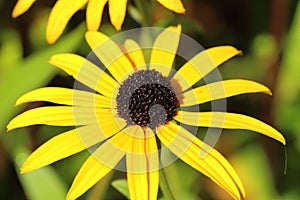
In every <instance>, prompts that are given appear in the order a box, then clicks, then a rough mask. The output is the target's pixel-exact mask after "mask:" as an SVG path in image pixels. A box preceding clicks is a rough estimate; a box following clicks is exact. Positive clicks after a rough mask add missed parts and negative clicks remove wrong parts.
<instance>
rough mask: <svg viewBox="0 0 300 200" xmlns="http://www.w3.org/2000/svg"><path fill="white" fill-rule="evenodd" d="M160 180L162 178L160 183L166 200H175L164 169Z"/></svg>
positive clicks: (160, 174) (160, 173) (161, 171)
mask: <svg viewBox="0 0 300 200" xmlns="http://www.w3.org/2000/svg"><path fill="white" fill-rule="evenodd" d="M159 178H160V182H159V184H160V189H161V190H162V193H163V197H164V199H165V200H175V197H174V195H173V194H172V191H171V189H170V187H169V184H168V180H167V177H166V174H165V172H164V169H161V170H160V171H159Z"/></svg>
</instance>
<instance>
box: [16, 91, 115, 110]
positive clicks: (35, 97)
mask: <svg viewBox="0 0 300 200" xmlns="http://www.w3.org/2000/svg"><path fill="white" fill-rule="evenodd" d="M34 101H48V102H52V103H57V104H64V105H70V106H72V105H73V106H85V107H97V108H112V102H111V99H110V98H108V97H105V96H102V95H99V94H96V93H92V92H87V91H82V90H74V89H68V88H59V87H46V88H39V89H36V90H33V91H30V92H28V93H26V94H24V95H23V96H21V97H20V98H19V99H18V100H17V103H16V105H20V104H23V103H29V102H34Z"/></svg>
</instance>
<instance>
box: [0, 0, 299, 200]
mask: <svg viewBox="0 0 300 200" xmlns="http://www.w3.org/2000/svg"><path fill="white" fill-rule="evenodd" d="M15 3H16V1H15V0H14V1H5V0H1V1H0V13H1V14H0V199H5V200H6V199H8V200H9V199H11V200H20V199H30V200H41V199H42V200H47V199H49V200H52V199H57V200H60V199H64V198H65V195H66V193H67V190H68V188H69V187H70V185H71V183H72V180H73V178H74V177H75V174H76V172H77V171H78V170H79V168H80V166H81V164H82V163H83V162H84V160H85V158H87V156H88V153H87V152H83V153H81V154H78V155H75V156H73V157H70V158H67V159H64V160H63V161H59V162H57V163H54V164H52V165H51V166H47V167H44V168H42V169H39V170H36V171H34V172H31V173H28V174H23V175H21V174H20V173H19V168H20V166H21V165H22V163H23V161H24V159H26V157H27V156H28V155H29V154H30V152H32V151H33V150H34V149H36V148H37V147H38V146H39V145H41V144H42V143H43V142H45V141H46V140H48V139H49V138H51V137H53V136H54V135H56V134H58V133H60V132H62V131H64V130H65V128H61V127H59V128H58V127H50V126H32V127H30V128H22V129H18V130H15V131H11V132H9V133H7V132H6V125H7V123H8V122H9V120H10V119H12V118H13V117H14V116H15V115H17V114H18V113H20V112H22V111H24V110H26V109H30V108H33V107H37V106H43V105H46V104H45V103H43V102H40V103H31V104H28V105H25V106H18V107H15V106H14V104H15V101H16V99H17V98H18V97H19V96H21V95H22V94H24V93H26V92H28V91H30V90H32V89H36V88H39V87H42V86H62V87H72V86H73V79H72V78H70V77H68V76H66V74H64V73H62V72H60V71H59V70H57V69H56V68H55V67H53V66H51V65H49V64H48V60H49V58H50V57H51V55H53V54H56V53H63V52H73V53H77V54H80V55H82V56H85V55H87V54H88V53H89V51H90V50H89V48H88V46H87V44H86V42H85V40H84V32H85V31H86V28H85V24H84V21H85V10H84V9H83V10H81V11H79V12H77V13H76V14H75V15H74V17H73V18H72V19H71V21H70V23H69V24H68V27H67V29H66V30H65V32H64V34H63V36H62V37H61V38H60V39H59V40H58V42H56V43H55V44H54V45H48V44H47V43H46V40H45V27H46V22H47V17H48V15H49V12H50V9H51V7H52V6H53V4H54V3H55V1H54V0H50V1H41V0H40V1H37V2H36V3H35V4H34V6H33V7H32V8H31V9H30V11H29V12H27V13H25V14H24V15H22V16H20V17H19V18H17V19H12V18H11V11H12V9H13V6H14V4H15ZM183 4H184V5H185V7H186V10H187V12H186V15H179V14H174V13H172V12H171V11H169V10H167V9H166V8H164V7H162V6H160V5H159V4H157V5H156V6H155V9H154V13H152V19H149V20H148V21H149V22H150V24H149V25H152V26H159V27H166V26H168V25H177V24H178V23H181V24H182V26H183V33H185V34H187V35H189V36H191V37H192V38H194V39H195V40H197V41H198V42H199V43H200V44H201V45H203V46H204V47H205V48H208V47H211V46H217V45H226V44H230V45H234V46H236V47H237V48H239V49H241V50H243V56H240V57H235V58H234V59H231V60H230V61H228V62H226V63H225V64H223V65H222V66H221V67H220V72H221V74H222V75H223V78H224V79H229V78H244V79H251V80H255V81H257V82H260V83H263V84H265V85H266V86H268V87H269V88H271V90H272V92H273V96H272V97H270V96H266V95H264V94H255V95H253V94H247V95H242V96H238V97H234V98H230V99H228V101H227V103H228V111H230V112H236V113H242V114H247V115H250V116H253V117H256V118H258V119H261V120H262V121H265V122H267V123H269V124H271V125H272V126H274V127H275V128H277V129H278V130H280V131H281V132H282V133H283V135H284V136H285V138H286V140H287V145H286V146H282V145H281V144H280V143H279V142H277V141H274V140H272V139H269V138H267V137H265V136H262V135H259V134H257V133H253V132H250V131H242V130H230V131H229V130H226V131H223V134H222V136H221V138H220V140H219V141H218V143H217V145H216V148H217V149H218V150H219V151H220V152H222V154H223V155H225V157H226V158H228V159H229V161H230V162H231V163H232V165H233V166H234V168H235V169H236V170H237V172H238V174H239V175H240V177H241V179H242V182H243V183H244V186H245V189H246V198H247V199H248V200H271V199H272V200H274V199H278V200H297V199H300V162H299V158H300V132H299V131H300V3H299V2H298V1H297V0H244V1H240V0H183ZM140 15H141V10H139V9H137V8H136V6H135V5H134V2H132V1H128V10H127V15H126V19H125V23H124V24H123V30H127V29H132V28H136V27H140V21H139V19H140ZM100 31H102V32H104V33H106V34H108V35H113V34H115V33H117V32H116V31H115V29H114V28H113V27H112V25H111V24H110V23H109V17H108V12H107V6H106V8H105V11H104V16H103V22H102V26H101V28H100ZM187 51H188V49H187ZM203 133H205V129H200V131H199V137H203ZM164 172H165V175H166V177H167V180H168V186H169V189H170V191H171V192H172V193H173V194H174V196H176V199H179V200H181V199H187V200H189V199H195V200H196V199H203V200H210V199H220V200H223V199H231V198H230V197H229V196H228V195H227V194H226V193H225V192H224V191H222V189H220V188H219V187H218V186H216V185H215V184H214V183H213V182H211V181H210V180H209V179H207V178H206V177H204V176H202V175H201V174H200V173H198V172H196V171H195V170H194V169H192V168H191V167H189V166H187V165H186V164H184V163H182V162H181V161H176V162H175V163H174V164H173V165H171V166H169V167H167V168H166V169H165V171H164ZM125 177H126V176H125V174H124V173H121V172H113V173H110V174H109V175H108V176H107V177H105V179H103V180H102V181H101V182H99V183H98V184H97V185H96V186H94V187H93V188H92V189H91V190H90V191H89V192H87V193H86V194H85V195H83V196H82V197H80V199H89V200H94V199H126V194H127V188H126V187H127V185H126V182H125V181H124V178H125ZM124 194H125V195H124ZM159 195H160V198H161V199H167V198H166V197H163V195H162V193H160V194H159Z"/></svg>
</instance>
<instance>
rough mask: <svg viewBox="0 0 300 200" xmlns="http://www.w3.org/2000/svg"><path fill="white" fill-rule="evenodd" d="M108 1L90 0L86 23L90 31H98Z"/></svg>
mask: <svg viewBox="0 0 300 200" xmlns="http://www.w3.org/2000/svg"><path fill="white" fill-rule="evenodd" d="M106 3H107V0H89V3H88V6H87V8H86V24H87V28H88V30H89V31H97V30H98V29H99V26H100V24H101V18H102V14H103V9H104V6H105V4H106Z"/></svg>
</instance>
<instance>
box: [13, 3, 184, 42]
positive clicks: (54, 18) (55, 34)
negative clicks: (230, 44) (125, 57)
mask: <svg viewBox="0 0 300 200" xmlns="http://www.w3.org/2000/svg"><path fill="white" fill-rule="evenodd" d="M157 1H158V2H159V3H160V4H162V5H163V6H165V7H166V8H168V9H170V10H172V11H174V12H177V13H184V12H185V9H184V7H183V5H182V3H181V0H157ZM34 2H35V0H18V2H17V4H16V5H15V7H14V9H13V12H12V16H13V17H14V18H16V17H18V16H19V15H21V14H23V13H25V12H26V11H27V10H28V9H29V8H30V7H31V6H32V4H33V3H34ZM107 2H108V7H109V15H110V20H111V23H112V24H113V25H114V26H115V28H116V29H117V30H120V29H121V26H122V24H123V21H124V18H125V14H126V6H127V0H76V1H74V0H59V1H57V2H56V4H55V5H54V7H53V8H52V10H51V13H50V16H49V18H48V23H47V28H46V39H47V41H48V43H49V44H52V43H54V42H55V41H56V40H57V39H58V38H59V37H60V35H61V34H62V33H63V31H64V29H65V27H66V26H67V23H68V22H69V20H70V19H71V17H72V16H73V15H74V14H75V13H76V12H77V11H78V10H80V9H81V8H83V7H84V6H85V5H86V4H87V9H86V23H87V28H88V30H89V31H97V30H98V29H99V26H100V24H101V18H102V13H103V9H104V6H105V4H106V3H107Z"/></svg>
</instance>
